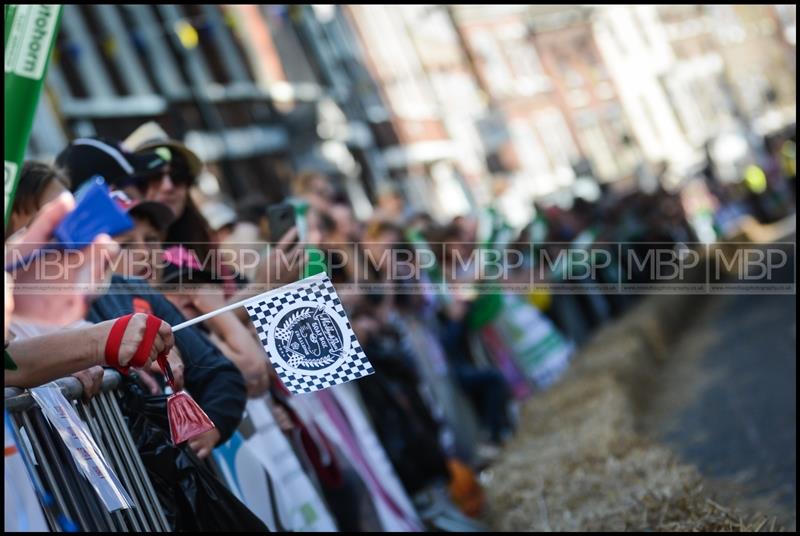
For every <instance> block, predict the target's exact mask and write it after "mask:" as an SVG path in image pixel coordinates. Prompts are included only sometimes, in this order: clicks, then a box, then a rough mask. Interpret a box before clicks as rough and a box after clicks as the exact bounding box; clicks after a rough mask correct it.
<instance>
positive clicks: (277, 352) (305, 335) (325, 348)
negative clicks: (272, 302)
mask: <svg viewBox="0 0 800 536" xmlns="http://www.w3.org/2000/svg"><path fill="white" fill-rule="evenodd" d="M347 333H348V330H347V325H346V324H345V322H344V319H342V318H341V317H340V316H339V315H338V314H336V312H335V311H334V310H333V309H331V308H328V307H326V306H325V305H323V304H320V303H314V302H299V303H295V304H293V305H291V306H290V307H287V308H286V309H284V310H282V311H281V312H280V313H279V314H278V318H277V319H276V321H275V322H273V323H272V325H271V326H270V329H269V334H268V341H269V342H268V346H269V349H270V353H272V354H273V355H274V356H275V357H276V358H278V360H279V361H281V362H282V365H283V366H285V367H286V368H288V369H292V370H296V371H300V372H302V373H304V374H309V373H311V374H315V373H317V374H318V373H324V372H325V371H327V370H329V369H331V368H332V367H336V366H338V365H339V363H341V361H342V359H344V357H345V356H346V355H347V353H348V352H349V350H350V337H349V336H346V334H347Z"/></svg>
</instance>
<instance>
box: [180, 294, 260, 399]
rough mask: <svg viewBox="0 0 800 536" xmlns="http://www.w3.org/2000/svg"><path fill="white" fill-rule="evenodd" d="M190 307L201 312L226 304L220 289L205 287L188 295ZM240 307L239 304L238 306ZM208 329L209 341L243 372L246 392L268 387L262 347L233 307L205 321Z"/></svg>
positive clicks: (258, 392)
mask: <svg viewBox="0 0 800 536" xmlns="http://www.w3.org/2000/svg"><path fill="white" fill-rule="evenodd" d="M191 300H192V303H193V304H194V308H195V309H197V311H199V312H200V313H201V314H205V313H210V312H212V311H215V310H217V309H220V308H222V307H224V306H225V305H226V303H225V296H224V295H223V294H222V290H221V289H205V290H202V291H197V292H195V293H194V294H193V295H192V296H191ZM242 309H243V308H242ZM205 325H206V327H208V328H209V329H210V330H211V333H212V334H213V337H212V338H211V341H212V342H213V343H214V344H215V345H216V346H217V347H218V348H219V349H220V350H221V351H222V353H224V354H225V356H226V357H227V358H228V359H230V360H231V361H233V362H234V363H235V364H236V366H237V367H239V370H240V371H241V372H242V375H243V376H244V380H245V383H246V384H247V394H248V396H258V395H261V394H263V393H264V392H265V391H266V390H267V388H268V387H269V377H268V374H267V361H266V360H267V356H266V354H265V353H264V348H263V347H262V346H261V344H260V343H259V341H258V339H257V338H256V337H255V336H254V335H253V334H252V333H251V332H250V330H248V329H247V327H245V325H244V324H242V323H241V322H240V321H239V319H238V318H236V315H235V314H234V313H233V311H228V312H226V313H221V314H219V315H217V316H215V317H213V318H209V319H208V320H206V321H205Z"/></svg>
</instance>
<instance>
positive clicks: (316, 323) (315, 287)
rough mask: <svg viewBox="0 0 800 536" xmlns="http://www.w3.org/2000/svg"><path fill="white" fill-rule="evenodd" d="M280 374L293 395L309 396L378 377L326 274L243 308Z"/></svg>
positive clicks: (251, 300)
mask: <svg viewBox="0 0 800 536" xmlns="http://www.w3.org/2000/svg"><path fill="white" fill-rule="evenodd" d="M244 306H245V308H246V309H247V312H248V314H249V315H250V319H251V320H252V321H253V324H254V325H255V328H256V332H257V333H258V337H259V339H260V340H261V344H263V345H264V349H265V350H266V351H267V355H268V356H269V359H270V361H271V362H272V365H273V366H274V367H275V371H276V372H277V373H278V376H279V377H280V378H281V380H282V381H283V383H284V384H285V385H286V387H287V388H288V389H289V390H290V391H291V392H293V393H310V392H313V391H318V390H320V389H325V388H327V387H331V386H333V385H337V384H339V383H346V382H349V381H351V380H357V379H358V378H361V377H363V376H368V375H369V374H372V373H373V372H375V370H374V369H373V368H372V365H371V364H370V362H369V360H368V359H367V356H366V355H364V350H362V348H361V345H360V344H359V343H358V340H356V336H355V334H354V333H353V328H352V327H351V326H350V321H349V320H347V315H346V314H345V312H344V308H343V307H342V302H341V301H340V300H339V296H337V295H336V290H335V289H334V288H333V284H332V283H331V281H330V279H328V276H327V275H326V274H324V273H322V274H317V275H314V276H311V277H307V278H305V279H303V280H301V281H298V282H296V283H292V284H289V285H286V286H284V287H281V288H279V289H277V290H273V291H270V292H266V293H264V294H261V295H260V296H256V297H255V298H252V299H250V300H248V301H247V303H245V304H244Z"/></svg>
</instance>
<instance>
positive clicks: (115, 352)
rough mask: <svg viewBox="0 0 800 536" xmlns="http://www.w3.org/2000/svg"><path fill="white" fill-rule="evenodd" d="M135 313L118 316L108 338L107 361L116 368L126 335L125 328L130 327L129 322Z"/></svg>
mask: <svg viewBox="0 0 800 536" xmlns="http://www.w3.org/2000/svg"><path fill="white" fill-rule="evenodd" d="M132 316H133V314H129V315H125V316H121V317H119V318H117V321H116V322H114V325H113V326H111V331H110V332H109V334H108V339H106V352H105V357H106V363H108V364H109V365H111V366H112V367H115V368H120V366H119V347H120V346H121V345H122V337H123V336H124V335H125V329H126V328H127V327H128V322H130V321H131V317H132Z"/></svg>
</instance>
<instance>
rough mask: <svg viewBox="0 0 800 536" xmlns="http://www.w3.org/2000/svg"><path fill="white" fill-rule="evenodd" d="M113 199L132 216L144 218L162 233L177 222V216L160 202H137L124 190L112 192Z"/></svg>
mask: <svg viewBox="0 0 800 536" xmlns="http://www.w3.org/2000/svg"><path fill="white" fill-rule="evenodd" d="M110 195H111V199H113V200H114V201H115V202H116V203H117V205H118V206H119V207H120V208H121V209H122V210H124V211H125V212H127V213H128V214H130V215H131V216H138V217H143V218H146V219H148V220H150V222H151V223H152V224H153V226H154V227H155V228H156V229H158V230H159V231H161V232H164V231H166V230H167V229H168V228H169V226H170V225H172V222H174V221H175V214H173V212H172V210H171V209H170V208H169V207H168V206H167V205H165V204H164V203H159V202H158V201H144V200H141V199H140V200H135V199H131V198H130V197H128V194H126V193H125V192H123V191H122V190H115V191H113V192H111V194H110Z"/></svg>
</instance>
